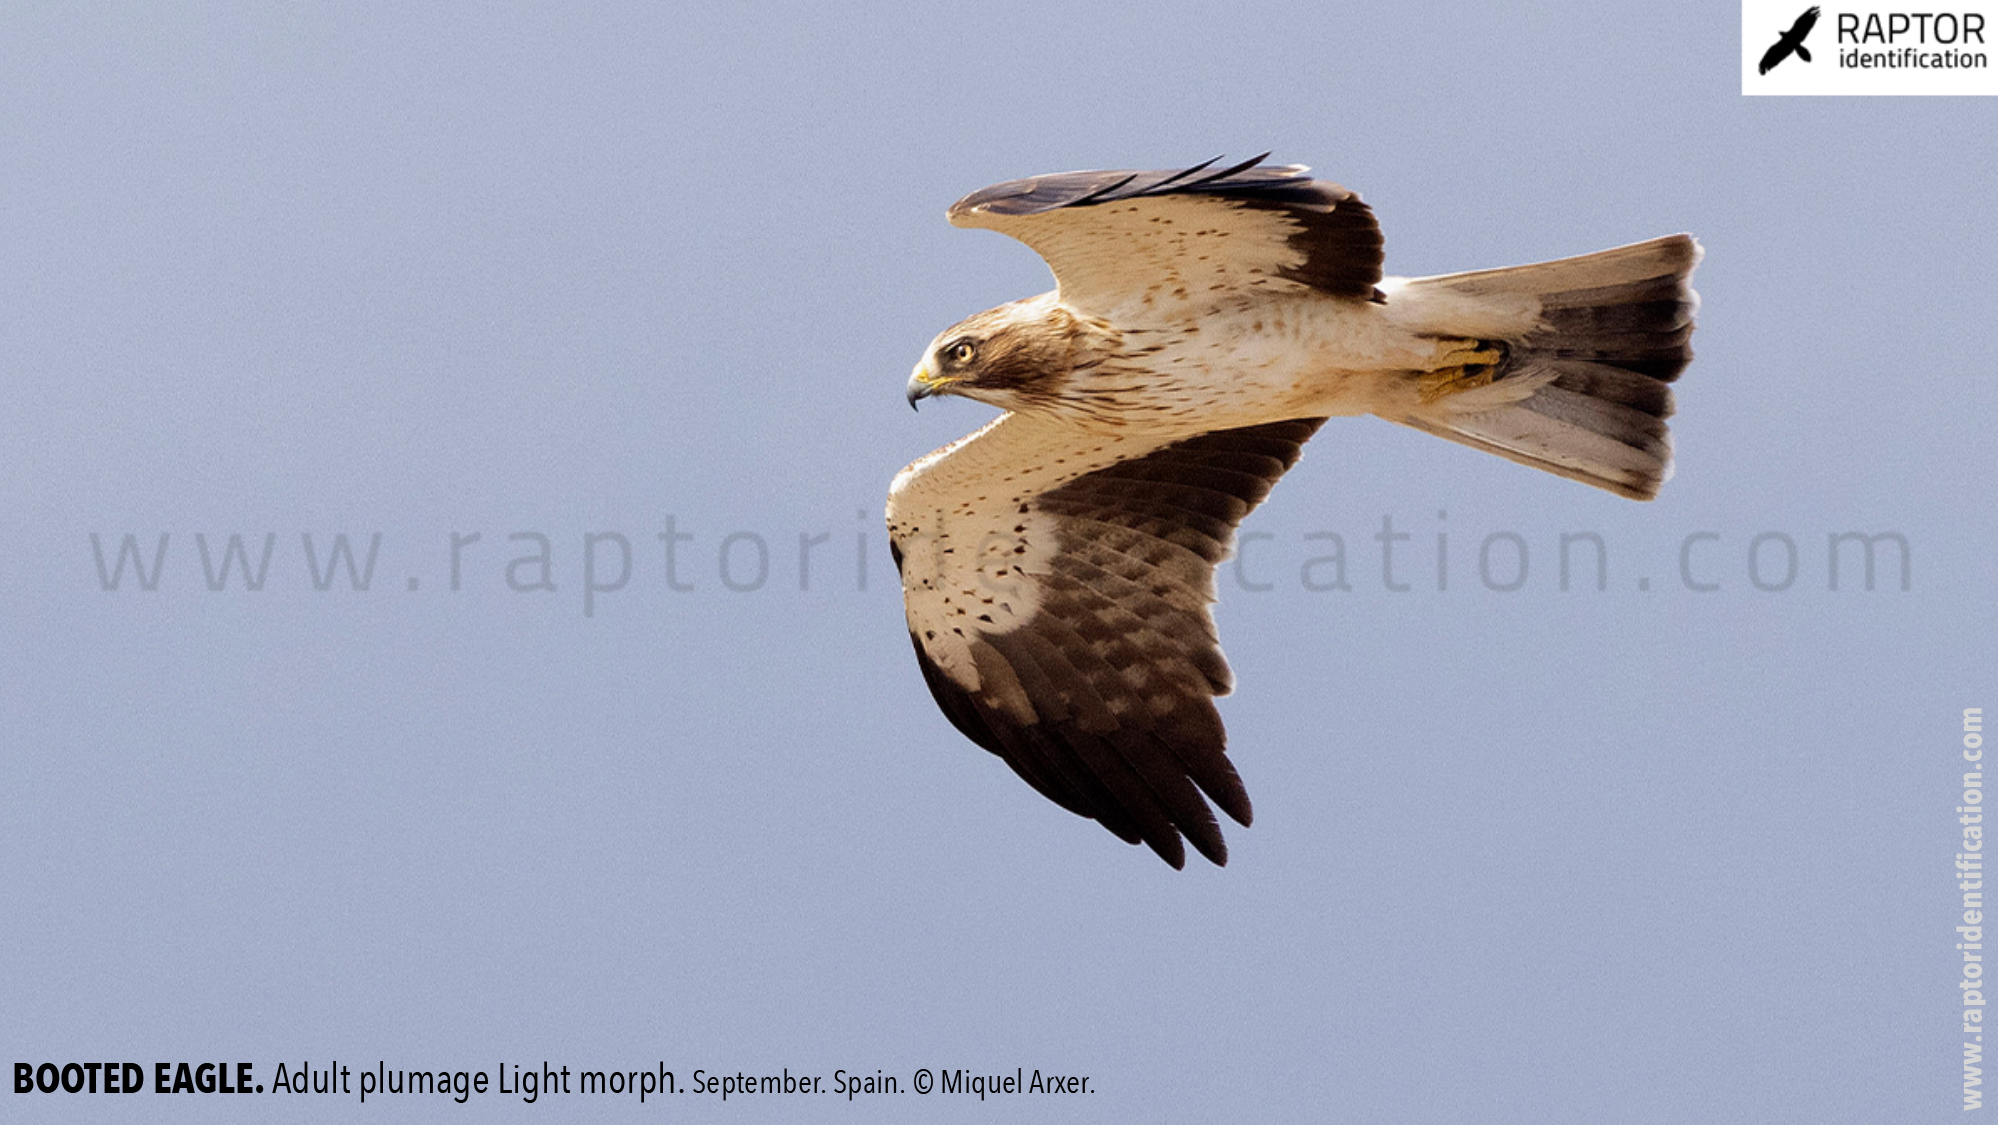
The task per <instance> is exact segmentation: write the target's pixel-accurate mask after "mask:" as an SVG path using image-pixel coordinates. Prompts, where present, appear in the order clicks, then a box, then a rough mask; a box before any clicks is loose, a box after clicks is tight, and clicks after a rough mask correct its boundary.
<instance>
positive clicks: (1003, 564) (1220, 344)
mask: <svg viewBox="0 0 1998 1125" xmlns="http://www.w3.org/2000/svg"><path fill="white" fill-rule="evenodd" d="M1260 159H1261V158H1258V159H1257V160H1252V161H1249V162H1247V163H1244V164H1238V165H1236V166H1234V167H1232V168H1227V169H1224V170H1222V171H1208V167H1209V165H1211V164H1213V163H1214V162H1213V161H1209V162H1208V164H1203V165H1199V166H1197V167H1194V168H1189V169H1187V170H1185V171H1180V172H1067V173H1062V174H1059V175H1049V176H1036V177H1033V178H1031V179H1025V180H1014V181H1011V182H1009V183H1003V184H999V185H997V186H995V187H989V188H986V189H985V190H984V191H980V192H975V193H973V194H971V195H968V196H966V197H965V198H963V199H961V200H959V201H958V202H957V204H956V205H955V206H953V207H952V208H951V209H950V221H951V222H952V223H953V224H955V225H957V226H961V227H988V228H990V229H992V230H996V231H999V232H1001V233H1003V234H1008V235H1011V236H1012V237H1014V238H1017V239H1019V240H1020V241H1022V242H1024V243H1026V244H1027V245H1028V246H1031V247H1033V248H1034V250H1035V251H1036V252H1038V253H1039V254H1040V255H1041V257H1043V258H1045V259H1046V260H1047V262H1048V265H1049V266H1051V267H1052V268H1053V269H1054V275H1055V283H1056V285H1057V286H1058V288H1057V289H1056V290H1055V291H1054V292H1052V293H1044V294H1042V295H1040V296H1038V297H1030V298H1027V299H1026V300H1022V301H1015V302H1013V303H1012V304H1009V305H1001V306H1000V307H998V308H996V309H992V310H990V311H987V312H982V313H979V314H978V315H977V316H974V317H971V318H969V319H967V320H965V321H963V322H962V323H959V324H958V325H956V326H954V327H952V328H951V329H949V330H948V331H946V332H944V333H943V334H942V335H940V336H938V337H937V338H936V339H935V340H934V341H933V342H931V344H930V347H929V350H928V352H926V353H925V354H924V356H923V360H922V362H921V363H919V364H918V365H917V366H916V370H915V374H914V375H913V376H912V377H911V378H910V380H909V400H910V402H911V403H912V404H913V403H914V402H916V401H917V400H919V399H923V398H927V397H929V396H932V395H940V394H954V395H963V396H965V397H967V398H972V399H977V400H979V401H980V402H986V403H990V404H992V405H994V406H997V407H1001V408H1003V409H1004V410H1005V411H1006V413H1004V414H1002V415H1000V416H999V417H998V418H997V419H995V420H994V421H993V422H992V423H991V424H990V425H988V426H986V427H985V428H983V429H981V430H979V431H978V432H977V433H974V434H972V435H970V436H969V437H966V438H963V439H961V440H959V441H956V442H953V443H952V444H950V445H948V446H945V447H944V448H942V449H939V450H937V451H936V452H934V453H931V454H930V455H928V456H927V457H924V458H922V459H921V460H919V461H917V462H916V463H914V464H912V465H910V466H909V467H908V468H906V469H904V470H902V472H901V473H900V474H899V475H898V476H896V478H895V482H894V484H893V486H892V487H891V488H890V490H889V494H888V531H889V536H890V539H891V542H892V544H893V549H894V555H895V560H896V564H897V565H898V566H899V567H900V569H901V574H902V593H903V598H904V600H905V603H906V605H907V609H908V619H909V632H910V634H911V636H912V638H913V639H914V641H915V645H916V659H917V661H918V663H920V664H921V665H922V670H923V677H924V679H926V680H927V681H928V682H929V686H930V690H931V692H932V693H933V694H934V695H935V696H936V700H937V703H938V705H939V706H941V707H942V708H943V712H944V714H945V715H947V716H949V718H950V721H951V722H952V723H953V724H955V725H956V726H957V728H958V729H959V730H960V731H962V732H964V734H965V735H966V736H967V737H969V738H970V739H971V740H972V741H974V742H976V743H978V744H979V745H980V746H983V747H984V748H985V749H987V750H990V751H991V752H993V753H994V754H997V755H999V756H1000V757H1001V758H1004V759H1005V760H1006V764H1007V765H1009V766H1011V767H1012V768H1013V770H1014V771H1015V772H1016V773H1018V774H1019V775H1020V776H1021V777H1023V778H1025V779H1026V780H1027V783H1028V784H1030V785H1032V786H1033V787H1034V788H1035V789H1038V790H1040V791H1041V792H1042V793H1043V794H1045V795H1046V796H1047V797H1048V798H1049V799H1050V800H1053V801H1054V802H1055V803H1056V804H1058V805H1061V806H1062V807H1063V808H1065V809H1068V810H1069V811H1071V812H1074V813H1077V814H1080V815H1082V816H1086V817H1093V818H1095V819H1096V820H1098V821H1100V822H1102V824H1103V827H1105V828H1108V829H1109V830H1110V831H1111V832H1114V833H1116V834H1117V835H1118V836H1119V837H1121V838H1123V839H1124V840H1127V841H1129V842H1131V843H1134V844H1135V843H1137V842H1139V841H1143V842H1144V843H1146V844H1149V845H1150V846H1151V848H1152V850H1153V851H1155V852H1157V853H1158V854H1159V855H1160V856H1161V857H1162V858H1164V859H1165V861H1166V862H1167V863H1170V864H1172V865H1173V866H1174V867H1180V866H1182V865H1183V864H1184V863H1185V861H1186V853H1185V849H1184V847H1183V845H1182V844H1181V839H1180V838H1181V837H1182V836H1184V837H1185V838H1186V839H1187V840H1190V841H1192V842H1193V846H1194V847H1195V848H1196V849H1198V850H1199V851H1200V854H1202V855H1204V856H1206V857H1207V858H1208V859H1210V860H1212V861H1213V862H1214V863H1217V864H1220V863H1224V862H1226V860H1227V855H1228V852H1227V847H1226V845H1225V844H1224V843H1223V842H1222V839H1221V830H1220V826H1219V825H1218V824H1217V823H1216V821H1215V818H1214V814H1213V812H1212V811H1211V810H1210V809H1209V808H1208V805H1207V801H1208V800H1211V801H1213V802H1214V803H1215V804H1217V805H1219V806H1220V807H1221V809H1222V810H1223V811H1225V812H1226V813H1227V814H1228V815H1229V816H1231V817H1234V818H1235V820H1237V821H1239V822H1240V823H1242V824H1245V825H1246V824H1248V823H1249V818H1250V810H1249V796H1248V793H1247V792H1246V791H1245V790H1244V789H1243V787H1242V781H1241V779H1240V778H1239V777H1238V776H1236V773H1235V768H1234V766H1233V765H1232V764H1230V762H1229V761H1228V756H1227V753H1226V742H1225V738H1224V735H1223V732H1222V727H1221V718H1220V715H1219V713H1218V712H1216V710H1215V708H1214V697H1215V696H1217V695H1224V694H1226V693H1227V692H1228V690H1229V687H1230V685H1231V682H1232V677H1231V674H1230V672H1229V670H1228V663H1227V661H1226V660H1225V659H1223V658H1222V655H1221V650H1220V647H1219V645H1218V642H1217V639H1216V635H1215V628H1214V618H1213V615H1212V613H1211V611H1210V609H1209V606H1210V604H1211V603H1212V602H1213V601H1214V599H1215V592H1214V567H1215V564H1216V563H1218V562H1219V561H1221V560H1222V559H1224V558H1225V557H1227V555H1228V554H1229V552H1230V550H1231V548H1232V546H1233V543H1234V539H1235V527H1236V525H1237V524H1238V523H1240V522H1241V520H1242V517H1243V516H1245V515H1247V514H1248V512H1249V511H1250V510H1251V509H1253V508H1254V507H1255V506H1256V505H1257V504H1258V503H1260V502H1261V501H1262V499H1263V497H1265V496H1267V495H1268V494H1269V491H1270V488H1271V486H1272V485H1274V484H1275V483H1276V480H1277V478H1278V477H1280V476H1282V475H1283V474H1284V471H1285V470H1287V469H1289V468H1290V467H1291V465H1292V464H1294V463H1295V462H1296V461H1297V458H1298V454H1299V452H1300V450H1301V448H1302V447H1303V445H1304V443H1305V442H1306V441H1307V440H1309V439H1310V437H1311V435H1312V434H1313V433H1314V432H1315V431H1316V430H1317V429H1318V427H1319V425H1320V424H1321V423H1323V422H1324V421H1325V419H1326V418H1327V417H1330V416H1332V415H1354V414H1376V415H1379V416H1380V417H1383V418H1386V419H1388V420H1390V421H1394V422H1399V423H1402V424H1403V425H1407V426H1413V427H1415V428H1416V429H1419V430H1426V431H1428V432H1430V433H1432V434H1436V435H1438V436H1440V437H1445V438H1449V439H1450V440H1452V441H1458V442H1463V443H1464V444H1466V445H1470V446H1475V447H1477V448H1479V449H1483V450H1488V451H1490V452H1492V453H1496V454H1498V455H1499V456H1501V457H1508V458H1511V459H1512V460H1514V461H1519V462H1521V463H1523V464H1527V465H1532V466H1534V467H1535V468H1539V469H1545V470H1547V471H1548V472H1552V473H1558V474H1560V475H1562V476H1564V477H1569V478H1572V479H1574V480H1579V481H1582V482H1584V483H1587V484H1592V485H1595V486H1596V487H1598V488H1604V489H1608V490H1609V491H1611V492H1615V493H1618V494H1620V495H1623V496H1628V497H1633V498H1636V499H1649V498H1650V497H1652V496H1654V495H1656V494H1657V491H1658V487H1659V485H1660V484H1662V483H1663V482H1664V481H1665V479H1666V477H1667V476H1669V475H1670V473H1671V468H1672V451H1671V442H1670V438H1669V436H1668V435H1667V433H1666V428H1665V419H1666V418H1667V417H1668V416H1670V415H1671V413H1672V392H1671V389H1670V387H1668V386H1667V384H1669V383H1670V382H1672V380H1674V379H1675V378H1677V377H1678V375H1679V372H1680V371H1681V370H1683V369H1684V368H1685V366H1686V364H1687V362H1688V361H1689V360H1690V359H1691V358H1692V351H1691V349H1690V348H1689V347H1688V340H1689V338H1690V337H1691V335H1692V332H1693V316H1694V312H1695V310H1696V309H1697V307H1698V298H1697V297H1696V296H1695V295H1694V293H1693V291H1692V289H1691V288H1689V287H1688V285H1687V279H1688V277H1689V275H1690V274H1691V273H1692V270H1693V266H1694V265H1695V263H1697V262H1698V261H1699V259H1700V248H1699V245H1698V244H1697V243H1695V242H1694V241H1693V239H1692V238H1691V237H1689V236H1687V235H1683V234H1680V235H1672V236H1670V237H1667V238H1658V239H1653V240H1652V241H1649V242H1639V243H1635V244H1633V245H1630V246H1624V247H1620V248H1618V249H1615V250H1605V251H1602V252H1601V253H1597V254H1587V255H1584V256H1582V257H1579V258H1565V259H1562V260H1560V261H1553V262H1542V263H1540V264H1538V265H1530V266H1515V267H1513V268H1511V269H1498V270H1482V271H1479V272H1476V273H1459V274H1448V275H1445V276H1441V277H1424V278H1413V279H1408V278H1383V277H1382V276H1381V234H1380V228H1379V226H1378V225H1377V224H1376V223H1375V221H1374V216H1373V213H1372V212H1371V211H1369V210H1368V209H1367V206H1366V205H1365V204H1363V203H1361V202H1360V198H1359V197H1358V196H1357V195H1354V194H1353V193H1352V192H1350V191H1347V190H1346V189H1345V188H1343V187H1340V186H1339V185H1338V184H1334V183H1329V182H1327V181H1324V180H1313V179H1311V178H1310V177H1309V176H1308V175H1307V169H1305V168H1303V167H1302V166H1299V165H1294V164H1293V165H1275V166H1263V165H1261V164H1260ZM1203 793H1204V794H1206V798H1207V799H1206V800H1203V799H1202V797H1201V795H1202V794H1203Z"/></svg>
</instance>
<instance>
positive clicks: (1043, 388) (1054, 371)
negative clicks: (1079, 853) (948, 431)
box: [909, 293, 1114, 410]
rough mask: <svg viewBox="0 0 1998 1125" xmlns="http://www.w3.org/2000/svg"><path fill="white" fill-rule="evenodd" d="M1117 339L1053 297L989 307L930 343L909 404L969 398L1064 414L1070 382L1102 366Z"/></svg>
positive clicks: (911, 378)
mask: <svg viewBox="0 0 1998 1125" xmlns="http://www.w3.org/2000/svg"><path fill="white" fill-rule="evenodd" d="M1111 336H1114V333H1113V332H1112V331H1111V330H1110V329H1109V328H1108V327H1107V326H1105V325H1101V324H1097V323H1094V322H1091V321H1087V320H1085V319H1083V318H1082V317H1079V316H1077V315H1075V314H1074V313H1073V312H1070V311H1069V310H1068V309H1067V308H1065V307H1063V306H1062V304H1061V303H1060V302H1059V301H1058V300H1056V295H1055V294H1053V293H1043V294H1042V295H1040V296H1038V297H1029V298H1027V299H1026V300H1023V301H1014V302H1013V303H1011V304H1007V305H1000V306H999V307H998V308H996V309H987V310H986V311H984V312H982V313H979V314H978V315H976V316H971V317H966V318H965V319H963V320H961V321H958V322H957V323H956V324H954V325H952V326H950V327H949V328H947V329H945V330H944V331H943V332H941V333H939V334H938V335H937V338H936V339H934V340H931V341H930V346H929V348H928V350H926V351H925V352H924V353H923V360H922V362H921V363H918V364H916V370H915V371H914V372H913V373H912V374H911V375H910V376H909V405H910V406H912V407H913V406H915V405H916V403H918V402H920V401H922V400H923V399H926V398H929V397H931V396H932V395H963V396H964V397H965V398H969V399H975V400H977V401H979V402H983V403H987V404H990V405H992V406H997V407H999V408H1001V409H1002V410H1035V409H1041V410H1047V409H1057V408H1059V407H1060V406H1061V405H1062V404H1063V402H1064V396H1065V394H1066V392H1067V391H1068V390H1069V384H1070V377H1071V376H1073V375H1074V374H1075V373H1076V372H1077V371H1079V370H1083V369H1085V368H1087V367H1093V366H1095V364H1096V363H1097V362H1100V358H1101V356H1102V355H1103V354H1106V346H1107V344H1108V342H1109V340H1108V338H1109V337H1111Z"/></svg>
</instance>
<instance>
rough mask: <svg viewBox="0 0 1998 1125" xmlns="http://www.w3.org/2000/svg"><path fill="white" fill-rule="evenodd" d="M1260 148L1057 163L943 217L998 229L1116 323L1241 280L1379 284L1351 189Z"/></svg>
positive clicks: (1329, 289)
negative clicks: (1196, 158)
mask: <svg viewBox="0 0 1998 1125" xmlns="http://www.w3.org/2000/svg"><path fill="white" fill-rule="evenodd" d="M1261 159H1262V158H1261V157H1257V158H1256V159H1255V160H1251V161H1248V162H1246V163H1243V164H1237V165H1234V166H1232V167H1229V168H1224V169H1222V170H1221V171H1219V172H1210V171H1208V167H1209V165H1212V164H1213V163H1214V161H1212V160H1210V161H1208V162H1207V163H1206V164H1200V165H1196V166H1194V167H1192V168H1188V169H1184V170H1182V171H1177V172H1174V171H1158V172H1124V171H1120V172H1063V173H1058V174H1055V175H1047V176H1034V177H1031V178H1028V179H1024V180H1010V181H1008V182H1006V183H1003V184H995V185H993V186H992V187H989V188H986V189H984V190H983V191H977V192H973V193H972V194H970V195H967V196H965V197H964V198H963V199H960V200H958V201H957V203H955V204H953V205H952V207H951V209H950V221H951V223H952V224H953V225H956V226H960V227H984V228H987V229H990V230H996V231H999V232H1000V233H1002V234H1007V235H1010V236H1012V237H1014V238H1017V239H1019V240H1020V241H1021V242H1024V243H1026V244H1027V245H1028V246H1031V247H1033V248H1034V250H1035V252H1037V253H1039V254H1040V256H1041V257H1042V258H1044V259H1046V260H1047V263H1048V265H1049V267H1050V268H1052V269H1053V270H1054V275H1055V282H1056V284H1057V285H1058V286H1059V288H1060V291H1061V300H1062V303H1063V304H1066V305H1068V306H1069V307H1070V308H1072V309H1075V310H1076V311H1078V312H1082V313H1085V314H1088V315H1093V316H1101V317H1105V318H1107V319H1110V320H1112V321H1115V322H1117V323H1120V324H1135V323H1145V322H1147V321H1152V320H1156V319H1159V318H1161V317H1163V316H1170V315H1174V314H1175V313H1177V312H1180V311H1183V310H1186V309H1187V308H1189V307H1191V308H1193V309H1205V308H1211V307H1213V305H1214V304H1216V303H1219V302H1220V301H1224V300H1226V299H1227V298H1228V297H1230V296H1239V295H1241V294H1242V293H1243V292H1244V291H1247V292H1251V293H1260V294H1271V295H1274V294H1278V293H1282V292H1285V291H1295V290H1300V289H1311V290H1317V291H1319V292H1323V293H1329V294H1332V295H1334V296H1339V297H1353V298H1358V299H1362V300H1367V299H1374V298H1377V297H1378V296H1379V291H1378V290H1377V289H1376V288H1375V286H1376V284H1377V283H1379V281H1380V279H1381V231H1380V226H1379V224H1378V223H1376V222H1375V220H1374V215H1373V212H1372V211H1371V210H1369V209H1368V208H1367V205H1366V204H1364V203H1362V202H1360V197H1359V196H1357V195H1355V194H1354V193H1352V192H1350V191H1348V190H1346V189H1345V188H1343V187H1340V186H1339V185H1338V184H1335V183H1330V182H1328V181H1325V180H1314V179H1312V178H1311V177H1310V175H1309V169H1307V168H1305V167H1304V166H1303V165H1299V164H1279V165H1262V164H1259V161H1260V160H1261Z"/></svg>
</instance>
